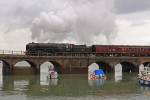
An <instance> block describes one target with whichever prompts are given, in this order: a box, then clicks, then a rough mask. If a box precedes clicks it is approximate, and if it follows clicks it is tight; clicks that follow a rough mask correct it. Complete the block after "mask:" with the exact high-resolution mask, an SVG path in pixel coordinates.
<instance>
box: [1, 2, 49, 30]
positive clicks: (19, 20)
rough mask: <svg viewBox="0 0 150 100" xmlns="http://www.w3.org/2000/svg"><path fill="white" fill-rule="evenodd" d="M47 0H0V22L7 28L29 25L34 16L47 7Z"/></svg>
mask: <svg viewBox="0 0 150 100" xmlns="http://www.w3.org/2000/svg"><path fill="white" fill-rule="evenodd" d="M49 3H50V1H49V0H43V1H42V0H32V1H31V0H1V1H0V22H1V24H3V25H5V26H6V27H8V29H9V30H13V29H18V28H22V27H29V26H30V25H31V23H32V20H33V19H34V18H35V16H38V15H39V13H40V12H41V11H43V10H47V9H48V4H49Z"/></svg>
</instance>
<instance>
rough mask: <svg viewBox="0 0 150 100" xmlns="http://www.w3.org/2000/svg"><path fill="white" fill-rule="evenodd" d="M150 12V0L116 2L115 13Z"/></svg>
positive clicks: (118, 0)
mask: <svg viewBox="0 0 150 100" xmlns="http://www.w3.org/2000/svg"><path fill="white" fill-rule="evenodd" d="M146 10H150V0H114V12H115V13H118V14H126V13H133V12H140V11H146Z"/></svg>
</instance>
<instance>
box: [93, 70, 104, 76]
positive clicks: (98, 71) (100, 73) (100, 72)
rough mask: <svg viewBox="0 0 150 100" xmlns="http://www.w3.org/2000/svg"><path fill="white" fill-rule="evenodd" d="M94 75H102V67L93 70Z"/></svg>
mask: <svg viewBox="0 0 150 100" xmlns="http://www.w3.org/2000/svg"><path fill="white" fill-rule="evenodd" d="M95 75H102V76H104V75H105V73H104V71H103V70H102V69H98V70H95Z"/></svg>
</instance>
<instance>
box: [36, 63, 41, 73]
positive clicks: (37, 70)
mask: <svg viewBox="0 0 150 100" xmlns="http://www.w3.org/2000/svg"><path fill="white" fill-rule="evenodd" d="M35 74H40V64H36V72H35Z"/></svg>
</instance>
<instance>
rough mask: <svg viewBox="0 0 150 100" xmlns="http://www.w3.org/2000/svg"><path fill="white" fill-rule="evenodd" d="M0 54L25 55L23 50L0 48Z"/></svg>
mask: <svg viewBox="0 0 150 100" xmlns="http://www.w3.org/2000/svg"><path fill="white" fill-rule="evenodd" d="M0 55H25V51H13V50H0Z"/></svg>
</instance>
